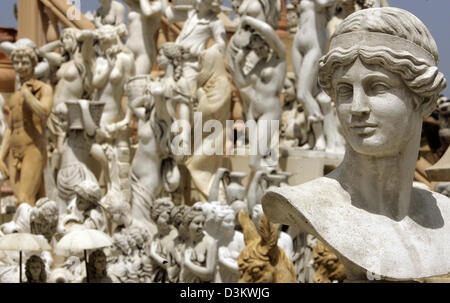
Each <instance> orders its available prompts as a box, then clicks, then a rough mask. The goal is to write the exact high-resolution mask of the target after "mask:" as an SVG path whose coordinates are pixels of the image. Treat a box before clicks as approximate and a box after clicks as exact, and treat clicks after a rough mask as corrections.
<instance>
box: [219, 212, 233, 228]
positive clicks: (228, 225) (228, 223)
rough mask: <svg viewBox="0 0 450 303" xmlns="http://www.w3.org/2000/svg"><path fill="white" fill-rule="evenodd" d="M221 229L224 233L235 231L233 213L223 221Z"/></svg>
mask: <svg viewBox="0 0 450 303" xmlns="http://www.w3.org/2000/svg"><path fill="white" fill-rule="evenodd" d="M221 228H222V230H223V231H224V232H230V231H233V230H234V215H233V214H232V213H230V214H227V215H225V217H224V218H223V220H222V225H221Z"/></svg>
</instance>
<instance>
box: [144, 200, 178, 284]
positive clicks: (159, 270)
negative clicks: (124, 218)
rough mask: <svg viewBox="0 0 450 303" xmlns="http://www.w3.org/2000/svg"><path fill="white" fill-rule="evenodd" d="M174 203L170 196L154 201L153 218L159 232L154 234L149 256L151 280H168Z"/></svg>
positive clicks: (159, 281) (161, 281)
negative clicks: (169, 246)
mask: <svg viewBox="0 0 450 303" xmlns="http://www.w3.org/2000/svg"><path fill="white" fill-rule="evenodd" d="M173 207H174V205H173V203H172V201H170V199H168V198H161V199H158V200H156V201H155V202H154V204H153V207H152V213H151V216H152V220H153V222H155V224H156V227H157V228H158V232H157V233H156V235H155V236H153V239H152V243H151V245H150V253H149V256H150V258H151V262H152V273H151V282H153V283H165V282H168V274H167V265H168V264H169V252H168V245H169V243H170V242H172V240H173V239H172V238H171V235H170V231H171V223H172V222H171V216H170V213H171V211H172V209H173Z"/></svg>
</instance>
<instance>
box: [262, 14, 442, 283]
mask: <svg viewBox="0 0 450 303" xmlns="http://www.w3.org/2000/svg"><path fill="white" fill-rule="evenodd" d="M438 59H439V55H438V50H437V46H436V43H435V41H434V39H433V37H432V36H431V34H430V32H429V31H428V29H427V28H426V27H425V25H424V24H423V23H422V22H421V21H420V20H419V19H418V18H417V17H415V16H414V15H412V14H411V13H409V12H407V11H405V10H402V9H398V8H372V9H366V10H361V11H358V12H356V13H354V14H352V15H350V16H349V17H348V18H347V19H345V20H344V21H343V22H342V24H341V25H340V26H339V27H338V28H337V29H336V31H335V33H334V35H333V37H332V38H331V43H330V50H329V52H328V53H327V54H326V55H325V56H324V57H323V58H322V59H321V60H320V72H319V79H320V84H321V85H322V87H323V88H324V90H325V91H326V92H327V93H328V94H329V95H330V96H333V98H334V100H335V102H336V109H337V114H338V117H339V120H340V122H341V124H342V128H343V134H344V137H345V140H346V143H347V147H346V154H345V157H344V160H343V162H342V163H341V165H340V166H339V167H338V168H337V169H335V170H334V171H332V172H331V173H330V174H328V175H327V176H325V177H322V178H319V179H316V180H313V181H310V182H307V183H305V184H302V185H299V186H295V187H284V188H282V189H278V190H273V191H271V192H269V193H267V194H266V195H265V196H264V197H263V200H262V204H263V207H264V212H265V214H266V215H267V216H268V217H269V218H270V219H271V220H272V221H274V222H278V223H284V224H287V225H294V226H297V227H298V228H301V229H302V230H303V231H305V232H308V233H310V234H312V235H314V236H316V237H317V238H319V240H320V241H322V242H323V243H325V244H326V245H327V246H328V247H329V248H330V249H331V250H332V251H333V252H334V253H335V254H336V255H337V256H338V257H339V259H340V261H341V262H342V263H343V264H344V266H345V269H346V272H347V277H348V279H349V280H366V279H374V278H377V279H386V280H412V279H417V278H423V277H430V276H440V275H446V274H448V273H449V272H450V261H449V260H448V258H443V257H442V256H446V255H448V253H449V252H450V246H449V243H450V242H449V235H450V233H449V230H450V227H449V219H450V209H449V202H450V201H449V199H448V198H447V197H445V196H443V195H441V194H438V193H435V192H431V191H428V190H423V189H418V188H413V187H412V183H413V176H414V170H415V166H416V161H417V152H418V148H419V144H420V137H421V128H422V121H423V119H424V118H425V117H426V116H427V115H429V114H430V113H431V112H432V110H433V109H434V108H435V106H436V100H437V98H438V96H439V92H440V91H441V90H442V89H443V88H444V87H445V85H446V80H445V78H444V75H443V74H442V73H440V72H439V70H438V68H437V65H438Z"/></svg>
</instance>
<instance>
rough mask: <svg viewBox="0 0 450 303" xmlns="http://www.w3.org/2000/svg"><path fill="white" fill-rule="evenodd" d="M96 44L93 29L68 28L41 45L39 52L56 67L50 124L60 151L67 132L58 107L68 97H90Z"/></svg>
mask: <svg viewBox="0 0 450 303" xmlns="http://www.w3.org/2000/svg"><path fill="white" fill-rule="evenodd" d="M93 44H94V32H93V31H89V30H83V31H81V30H78V29H75V28H65V29H64V30H63V31H62V34H61V38H60V40H57V41H54V42H50V43H49V44H46V45H44V46H42V47H41V48H40V49H39V53H40V55H41V56H42V57H43V58H45V59H46V60H47V61H48V63H49V64H50V70H55V69H57V72H56V86H55V89H54V96H53V111H52V114H51V115H50V117H49V120H48V128H49V131H50V135H51V137H50V138H51V140H53V141H54V142H55V145H56V149H57V151H58V152H59V153H61V152H62V149H63V147H62V146H63V140H64V136H65V132H64V131H63V130H62V129H61V125H60V124H61V121H60V119H59V118H58V115H57V114H56V113H55V110H56V109H57V108H60V107H61V105H60V104H64V102H66V101H76V100H79V99H90V97H91V95H92V92H93V88H92V76H93V69H94V60H95V53H94V49H93ZM58 49H62V52H61V53H59V52H58V51H57V50H58Z"/></svg>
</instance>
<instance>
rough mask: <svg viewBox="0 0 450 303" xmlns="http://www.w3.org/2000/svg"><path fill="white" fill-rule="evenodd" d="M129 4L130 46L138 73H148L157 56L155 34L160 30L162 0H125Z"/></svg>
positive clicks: (128, 44)
mask: <svg viewBox="0 0 450 303" xmlns="http://www.w3.org/2000/svg"><path fill="white" fill-rule="evenodd" d="M124 2H125V3H126V4H128V8H129V13H128V33H129V36H128V40H127V44H126V46H127V48H129V49H130V50H131V51H132V52H133V54H134V58H135V66H136V75H148V74H149V73H150V72H151V70H152V67H153V64H154V61H155V57H156V46H155V34H156V33H157V32H158V30H159V26H160V22H161V17H162V9H161V2H160V0H124Z"/></svg>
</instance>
